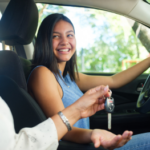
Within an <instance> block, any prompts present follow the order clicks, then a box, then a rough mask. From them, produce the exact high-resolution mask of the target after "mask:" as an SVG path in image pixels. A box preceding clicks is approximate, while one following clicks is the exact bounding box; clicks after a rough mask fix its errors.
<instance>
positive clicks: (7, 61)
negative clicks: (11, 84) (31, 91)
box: [0, 51, 27, 91]
mask: <svg viewBox="0 0 150 150" xmlns="http://www.w3.org/2000/svg"><path fill="white" fill-rule="evenodd" d="M0 75H3V76H8V77H10V78H11V79H13V80H14V81H15V82H16V83H17V84H18V86H19V87H20V88H22V89H24V90H26V91H27V84H26V79H25V75H24V71H23V68H22V64H21V61H20V59H19V57H18V56H17V54H16V53H15V52H13V51H0Z"/></svg>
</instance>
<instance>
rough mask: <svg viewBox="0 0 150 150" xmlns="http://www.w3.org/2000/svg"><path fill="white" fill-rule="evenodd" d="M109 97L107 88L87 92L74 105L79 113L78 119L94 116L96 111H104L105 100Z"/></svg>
mask: <svg viewBox="0 0 150 150" xmlns="http://www.w3.org/2000/svg"><path fill="white" fill-rule="evenodd" d="M109 96H111V91H110V90H109V88H108V86H104V85H101V86H98V87H96V88H93V89H90V90H89V91H87V92H86V93H85V94H84V95H83V96H82V97H81V98H80V99H79V100H77V101H76V102H75V103H74V104H75V107H76V109H78V110H79V112H80V118H86V117H89V116H92V115H94V114H95V113H96V112H97V111H99V110H102V109H104V102H105V98H106V97H109Z"/></svg>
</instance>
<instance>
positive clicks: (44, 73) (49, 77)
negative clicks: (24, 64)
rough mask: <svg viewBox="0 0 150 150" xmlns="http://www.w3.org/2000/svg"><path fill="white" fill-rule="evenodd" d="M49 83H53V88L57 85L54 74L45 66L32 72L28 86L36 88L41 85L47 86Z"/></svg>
mask: <svg viewBox="0 0 150 150" xmlns="http://www.w3.org/2000/svg"><path fill="white" fill-rule="evenodd" d="M49 82H50V83H52V84H53V86H55V85H56V84H57V81H56V78H55V76H54V74H53V72H51V71H50V70H49V69H48V68H47V67H45V66H40V67H37V68H35V69H34V70H33V71H32V73H31V76H30V78H29V82H28V86H29V87H33V86H34V87H35V86H39V85H41V84H45V83H49ZM50 85H51V84H50Z"/></svg>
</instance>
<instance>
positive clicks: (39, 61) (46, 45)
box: [33, 13, 78, 80]
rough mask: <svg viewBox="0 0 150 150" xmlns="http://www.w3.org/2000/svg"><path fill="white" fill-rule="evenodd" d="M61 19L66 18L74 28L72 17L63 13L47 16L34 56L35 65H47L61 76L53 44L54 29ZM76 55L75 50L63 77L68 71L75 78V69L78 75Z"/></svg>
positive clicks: (38, 36) (37, 40) (42, 25)
mask: <svg viewBox="0 0 150 150" xmlns="http://www.w3.org/2000/svg"><path fill="white" fill-rule="evenodd" d="M60 20H64V21H66V22H68V23H70V24H71V25H72V27H73V29H74V26H73V24H72V22H71V21H70V19H69V18H67V17H66V16H64V15H63V14H59V13H55V14H51V15H49V16H47V17H46V18H45V19H44V20H43V22H42V24H41V26H40V28H39V31H38V35H37V39H36V43H35V50H34V57H33V67H35V66H37V65H43V66H46V67H47V68H49V69H50V70H51V71H52V72H53V73H54V74H55V75H59V77H60V78H61V75H60V72H59V69H58V65H57V59H56V57H55V55H54V52H53V45H52V38H53V29H54V26H55V24H56V23H57V22H58V21H60ZM74 32H75V30H74ZM76 57H77V56H76V52H75V53H74V54H73V56H72V57H71V59H70V60H69V61H67V63H66V66H65V69H64V73H63V77H65V76H66V75H67V73H69V75H70V78H71V80H75V71H76V72H77V75H78V69H77V64H76ZM77 77H78V76H77Z"/></svg>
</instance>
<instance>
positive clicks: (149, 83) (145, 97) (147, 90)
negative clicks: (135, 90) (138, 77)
mask: <svg viewBox="0 0 150 150" xmlns="http://www.w3.org/2000/svg"><path fill="white" fill-rule="evenodd" d="M136 108H137V111H138V112H140V113H147V112H148V111H150V75H149V76H148V77H147V79H146V81H145V83H144V86H143V89H142V91H141V92H140V95H139V97H138V100H137V104H136Z"/></svg>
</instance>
